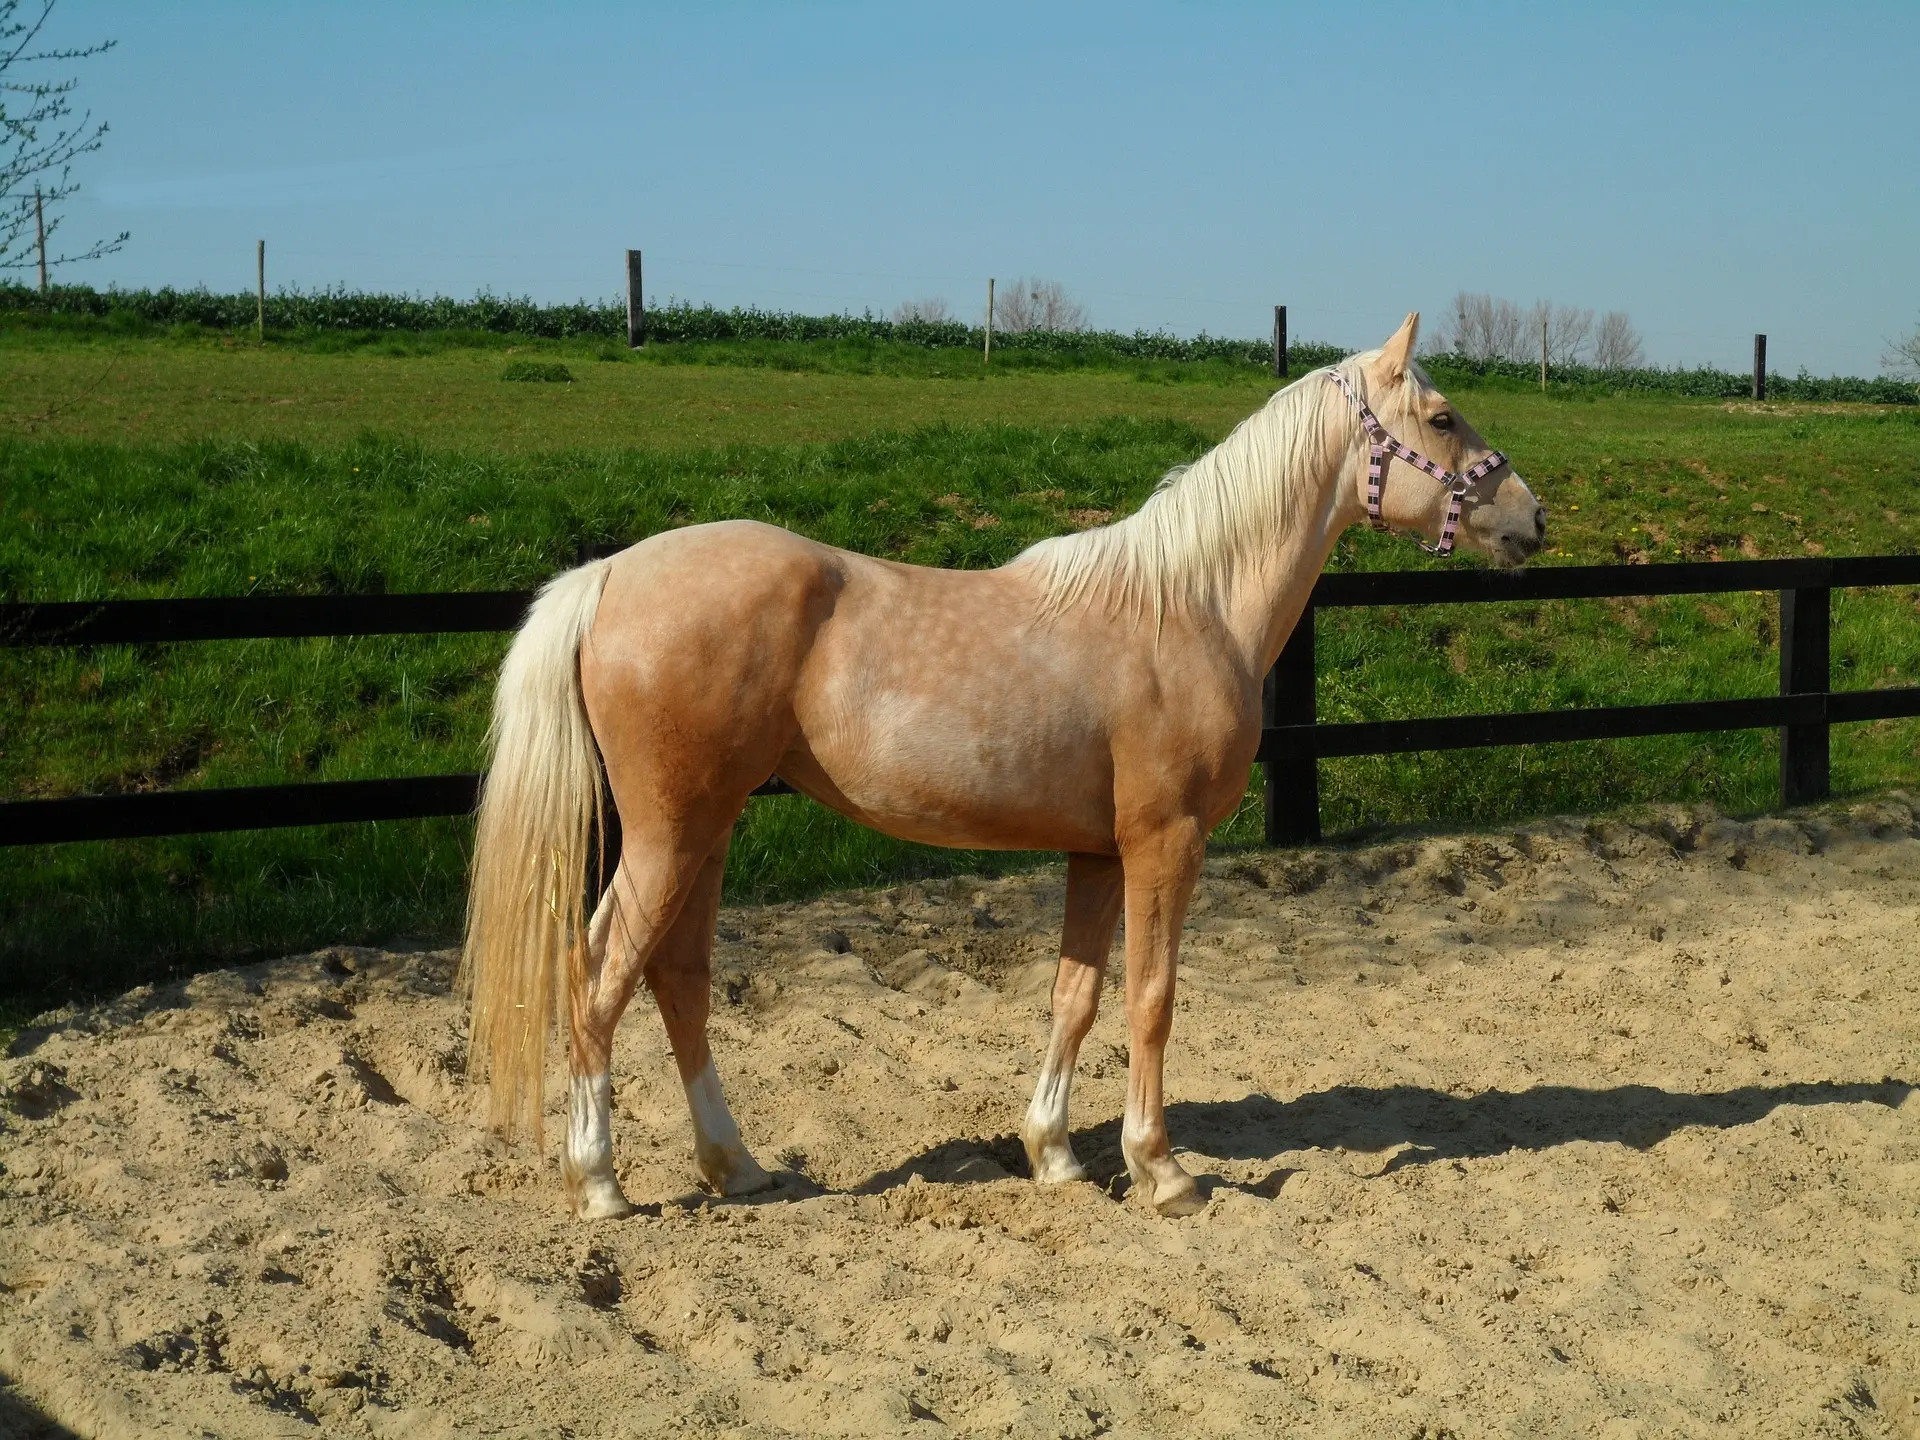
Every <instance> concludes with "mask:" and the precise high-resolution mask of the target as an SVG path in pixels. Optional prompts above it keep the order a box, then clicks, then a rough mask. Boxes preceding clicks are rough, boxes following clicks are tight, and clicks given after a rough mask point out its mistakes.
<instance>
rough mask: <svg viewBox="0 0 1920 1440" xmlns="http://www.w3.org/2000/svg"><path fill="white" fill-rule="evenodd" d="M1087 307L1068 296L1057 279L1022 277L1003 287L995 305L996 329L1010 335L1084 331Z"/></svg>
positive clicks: (1086, 325)
mask: <svg viewBox="0 0 1920 1440" xmlns="http://www.w3.org/2000/svg"><path fill="white" fill-rule="evenodd" d="M1088 323H1089V322H1088V319H1087V307H1086V306H1084V305H1082V304H1080V303H1079V302H1078V301H1077V300H1075V299H1074V298H1073V297H1072V296H1070V295H1068V294H1067V289H1066V286H1064V285H1062V284H1061V283H1060V282H1059V281H1058V280H1038V279H1028V278H1026V277H1024V276H1023V277H1022V278H1020V279H1018V280H1015V281H1013V282H1012V283H1010V284H1008V285H1006V286H1005V287H1004V288H1002V289H1001V290H1000V292H999V294H998V295H997V296H996V297H995V298H994V302H993V328H994V329H995V330H1002V331H1005V332H1007V333H1008V334H1018V333H1019V332H1021V331H1023V330H1085V329H1086V328H1087V327H1088Z"/></svg>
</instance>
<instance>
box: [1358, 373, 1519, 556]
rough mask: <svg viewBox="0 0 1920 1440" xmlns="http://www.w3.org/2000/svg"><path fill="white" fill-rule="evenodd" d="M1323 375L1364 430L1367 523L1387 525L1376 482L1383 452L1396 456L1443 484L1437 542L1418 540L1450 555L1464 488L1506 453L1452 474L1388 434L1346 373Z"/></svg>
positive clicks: (1496, 453) (1383, 460)
mask: <svg viewBox="0 0 1920 1440" xmlns="http://www.w3.org/2000/svg"><path fill="white" fill-rule="evenodd" d="M1327 376H1328V378H1329V379H1331V380H1332V381H1333V383H1334V384H1336V385H1338V386H1339V387H1340V388H1341V390H1343V391H1344V392H1346V397H1347V403H1348V404H1350V405H1352V406H1353V408H1354V411H1355V412H1356V413H1357V414H1358V415H1359V416H1360V428H1361V429H1363V430H1365V431H1366V432H1367V442H1368V451H1367V523H1368V524H1370V525H1372V526H1373V528H1374V529H1376V530H1387V529H1390V528H1391V527H1390V526H1389V525H1388V524H1387V522H1386V521H1385V520H1383V519H1382V518H1381V517H1380V485H1381V482H1382V481H1383V480H1384V479H1385V478H1386V472H1387V456H1389V455H1395V456H1398V457H1399V458H1400V459H1402V460H1404V461H1406V462H1407V464H1409V465H1411V466H1413V467H1414V468H1415V469H1416V470H1424V471H1426V472H1427V474H1429V475H1431V476H1432V477H1433V478H1434V479H1436V480H1438V481H1439V482H1440V483H1441V484H1442V485H1445V486H1446V487H1447V519H1446V523H1445V524H1443V525H1442V526H1441V527H1440V543H1439V544H1438V545H1429V544H1427V542H1426V541H1424V540H1420V541H1418V543H1419V546H1420V548H1421V549H1422V550H1425V551H1427V552H1429V553H1430V554H1434V555H1441V556H1445V555H1451V554H1452V553H1453V536H1454V532H1455V531H1457V530H1458V529H1459V528H1460V502H1461V501H1462V500H1463V499H1465V498H1466V494H1467V491H1468V490H1469V489H1471V488H1472V486H1473V483H1474V482H1475V481H1476V480H1482V479H1485V478H1486V477H1487V476H1488V475H1491V474H1492V473H1493V472H1494V471H1496V470H1498V469H1499V468H1500V467H1501V466H1502V465H1504V464H1506V463H1507V457H1506V456H1504V455H1502V454H1501V453H1500V452H1499V451H1498V450H1495V451H1493V452H1492V453H1491V454H1489V455H1487V456H1485V457H1484V458H1482V459H1479V460H1476V461H1474V462H1473V464H1471V465H1469V466H1468V467H1467V468H1466V469H1465V470H1462V471H1461V472H1460V473H1459V474H1458V475H1455V474H1454V473H1453V472H1452V471H1451V470H1448V469H1447V468H1446V467H1445V466H1443V465H1440V464H1438V463H1436V462H1435V461H1432V460H1429V459H1428V458H1427V457H1426V456H1424V455H1422V454H1421V453H1420V452H1419V451H1418V450H1416V449H1414V448H1413V447H1412V446H1411V445H1403V444H1401V443H1400V441H1398V440H1396V439H1394V438H1393V436H1391V435H1390V434H1388V433H1387V427H1386V426H1384V425H1382V424H1381V423H1380V417H1379V416H1378V415H1375V414H1374V413H1373V411H1372V410H1370V409H1368V408H1367V403H1366V402H1365V401H1364V400H1362V399H1361V398H1360V397H1359V396H1358V395H1356V394H1354V393H1353V386H1352V385H1350V384H1349V383H1347V377H1346V376H1344V375H1342V374H1341V373H1340V372H1339V371H1338V370H1329V371H1327ZM1416 538H1417V537H1416Z"/></svg>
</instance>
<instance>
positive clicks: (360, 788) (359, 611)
mask: <svg viewBox="0 0 1920 1440" xmlns="http://www.w3.org/2000/svg"><path fill="white" fill-rule="evenodd" d="M1879 585H1920V556H1913V555H1889V556H1870V557H1863V558H1857V559H1835V560H1825V559H1822V560H1753V561H1735V562H1729V563H1723V564H1688V565H1647V566H1620V565H1603V566H1568V567H1565V568H1559V569H1540V570H1529V571H1525V572H1522V573H1520V574H1513V575H1509V574H1502V573H1499V572H1496V571H1486V570H1433V571H1399V572H1393V571H1389V572H1385V573H1375V574H1347V575H1323V576H1321V577H1320V580H1319V581H1318V583H1317V584H1316V585H1315V586H1314V590H1313V599H1312V602H1311V605H1310V606H1309V608H1308V610H1307V612H1306V614H1305V615H1304V616H1302V617H1301V621H1300V624H1299V625H1298V626H1297V627H1296V629H1295V631H1294V634H1293V638H1292V639H1291V640H1290V641H1289V642H1288V644H1287V647H1286V650H1285V652H1284V653H1283V654H1282V655H1281V656H1280V660H1279V663H1278V664H1277V665H1275V666H1274V668H1273V673H1272V675H1271V676H1269V677H1268V681H1267V690H1266V705H1265V710H1266V713H1265V717H1264V728H1263V730H1262V734H1261V741H1260V755H1259V758H1260V760H1261V761H1262V762H1263V763H1264V765H1265V768H1266V833H1267V839H1268V840H1269V841H1270V842H1272V843H1275V844H1284V843H1295V842H1301V841H1307V840H1314V839H1318V838H1319V834H1320V800H1319V776H1318V763H1317V762H1318V761H1319V759H1320V758H1321V757H1324V756H1337V755H1391V754H1398V753H1402V752H1406V751H1413V750H1452V749H1462V748H1468V747H1474V746H1486V745H1530V744H1543V743H1550V742H1554V741H1564V740H1597V739H1607V738H1615V737H1622V736H1632V735H1668V734H1679V733H1685V732H1690V731H1710V730H1738V729H1748V728H1758V727H1763V726H1778V727H1779V728H1780V731H1781V747H1780V784H1781V798H1782V799H1783V800H1784V801H1785V802H1786V803H1788V804H1798V803H1802V802H1804V801H1808V800H1814V799H1819V798H1820V797H1822V796H1824V795H1825V794H1826V793H1827V731H1828V727H1829V726H1830V725H1834V724H1841V723H1845V722H1848V721H1855V720H1878V719H1885V718H1888V717H1891V716H1900V715H1920V686H1908V687H1904V688H1901V689H1889V690H1851V691H1841V692H1834V691H1833V690H1832V689H1831V688H1830V687H1831V684H1832V681H1831V676H1830V673H1829V666H1828V618H1829V599H1828V597H1829V595H1830V593H1831V592H1832V590H1834V589H1836V588H1840V589H1845V588H1853V587H1865V586H1879ZM1734 590H1777V591H1779V592H1780V693H1779V694H1778V695H1769V696H1757V697H1754V698H1751V699H1740V700H1701V701H1688V702H1682V703H1678V704H1668V705H1625V706H1609V707H1604V708H1597V709H1579V710H1547V711H1532V712H1519V713H1514V714H1499V715H1452V716H1439V717H1429V718H1425V719H1414V720H1373V721H1364V722H1360V723H1356V724H1343V725H1321V724H1317V723H1315V718H1314V684H1313V675H1314V658H1313V650H1314V615H1315V612H1316V611H1318V610H1321V609H1327V608H1331V607H1334V606H1368V605H1457V604H1480V603H1497V602H1513V601H1540V600H1570V599H1586V598H1598V597H1607V596H1625V595H1688V594H1713V593H1717V592H1724V591H1734ZM531 599H532V594H531V592H529V591H524V590H498V591H474V592H465V593H452V594H427V595H340V596H311V597H309V596H270V597H235V598H221V599H204V600H109V601H99V602H92V601H79V602H63V603H59V604H44V605H32V604H26V605H21V604H14V605H0V645H4V646H27V645H39V646H46V645H146V644H157V643H172V642H178V641H187V640H251V639H276V638H296V637H312V636H345V635H414V634H447V633H456V632H476V631H500V630H511V629H513V628H515V627H516V626H517V625H518V624H519V623H520V619H521V617H522V616H523V615H524V614H525V613H526V608H527V605H528V603H529V602H530V601H531ZM478 785H479V776H477V775H472V774H465V775H420V776H408V777H405V778H399V779H385V780H335V781H320V782H309V783H305V784H297V785H249V786H242V787H237V788H232V789H207V790H176V791H161V792H155V793H148V794H133V795H86V796H74V797H70V798H67V799H61V800H14V801H8V802H5V803H0V846H5V845H46V844H55V843H59V842H63V841H70V840H109V839H125V838H129V837H133V836H142V835H181V834H194V833H201V832H206V831H215V830H254V829H271V828H275V827H281V826H290V825H325V824H336V823H340V822H344V821H357V820H407V819H418V818H423V817H427V816H436V815H464V814H467V813H469V812H470V811H471V810H472V809H473V804H474V797H475V793H476V790H477V787H478ZM786 792H787V787H786V786H784V785H782V784H781V783H780V782H779V781H778V780H777V779H776V780H773V781H770V782H769V783H768V784H767V785H765V786H762V787H761V789H760V790H759V791H756V792H755V793H756V794H780V793H786Z"/></svg>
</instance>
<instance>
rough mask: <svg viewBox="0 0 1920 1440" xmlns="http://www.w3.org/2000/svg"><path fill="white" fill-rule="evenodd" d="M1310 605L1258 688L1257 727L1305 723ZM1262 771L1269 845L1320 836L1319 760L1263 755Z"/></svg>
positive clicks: (1309, 692) (1308, 718) (1309, 703)
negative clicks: (1280, 758)
mask: <svg viewBox="0 0 1920 1440" xmlns="http://www.w3.org/2000/svg"><path fill="white" fill-rule="evenodd" d="M1313 630H1314V610H1313V606H1311V605H1309V606H1307V608H1306V609H1305V610H1303V611H1302V612H1301V614H1300V619H1299V620H1298V621H1297V622H1296V623H1295V624H1294V627H1293V634H1292V635H1290V636H1288V637H1287V644H1286V648H1285V649H1283V650H1282V651H1281V652H1280V658H1279V660H1278V661H1276V662H1275V663H1274V667H1273V669H1272V670H1271V671H1269V672H1268V674H1267V679H1266V684H1265V685H1264V686H1262V687H1261V693H1260V722H1261V724H1262V725H1263V726H1273V725H1311V724H1313V723H1314V719H1315V715H1316V712H1317V705H1316V702H1315V699H1314V687H1313ZM1261 768H1262V769H1263V770H1264V771H1265V772H1266V775H1265V788H1266V837H1267V844H1269V845H1306V844H1311V843H1312V842H1313V841H1315V840H1318V839H1319V838H1320V762H1319V761H1317V760H1313V759H1306V760H1269V761H1267V762H1266V763H1265V765H1263V766H1262V767H1261Z"/></svg>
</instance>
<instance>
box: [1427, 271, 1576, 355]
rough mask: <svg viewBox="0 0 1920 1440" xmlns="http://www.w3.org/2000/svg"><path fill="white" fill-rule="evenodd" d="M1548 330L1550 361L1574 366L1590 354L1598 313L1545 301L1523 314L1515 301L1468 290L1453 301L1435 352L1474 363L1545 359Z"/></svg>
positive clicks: (1435, 345)
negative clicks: (1542, 355)
mask: <svg viewBox="0 0 1920 1440" xmlns="http://www.w3.org/2000/svg"><path fill="white" fill-rule="evenodd" d="M1543 323H1544V324H1545V326H1546V331H1547V360H1548V362H1549V363H1550V364H1554V365H1571V364H1573V363H1575V362H1577V361H1578V360H1579V359H1580V358H1581V356H1582V355H1583V354H1584V353H1585V351H1586V348H1587V342H1588V340H1589V339H1590V338H1591V337H1592V335H1593V312H1592V311H1591V310H1582V309H1580V308H1578V307H1577V306H1573V305H1555V304H1554V303H1553V302H1551V301H1549V300H1542V301H1540V302H1539V303H1538V304H1536V305H1535V306H1533V307H1532V308H1531V309H1529V310H1522V309H1521V308H1520V307H1519V306H1518V305H1516V304H1514V303H1513V301H1511V300H1500V299H1496V298H1495V297H1493V296H1491V295H1475V294H1472V293H1471V292H1469V291H1466V290H1462V291H1461V292H1460V293H1459V294H1457V295H1455V296H1454V297H1453V305H1452V306H1451V308H1450V310H1449V313H1448V316H1447V319H1446V320H1445V321H1444V322H1442V324H1441V326H1440V328H1439V329H1438V331H1437V332H1436V333H1435V336H1434V348H1435V349H1437V350H1441V351H1450V352H1451V353H1453V354H1456V355H1464V356H1465V357H1466V358H1467V359H1469V360H1514V361H1520V362H1523V363H1531V362H1534V361H1537V360H1538V359H1539V358H1540V327H1541V325H1542V324H1543Z"/></svg>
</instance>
